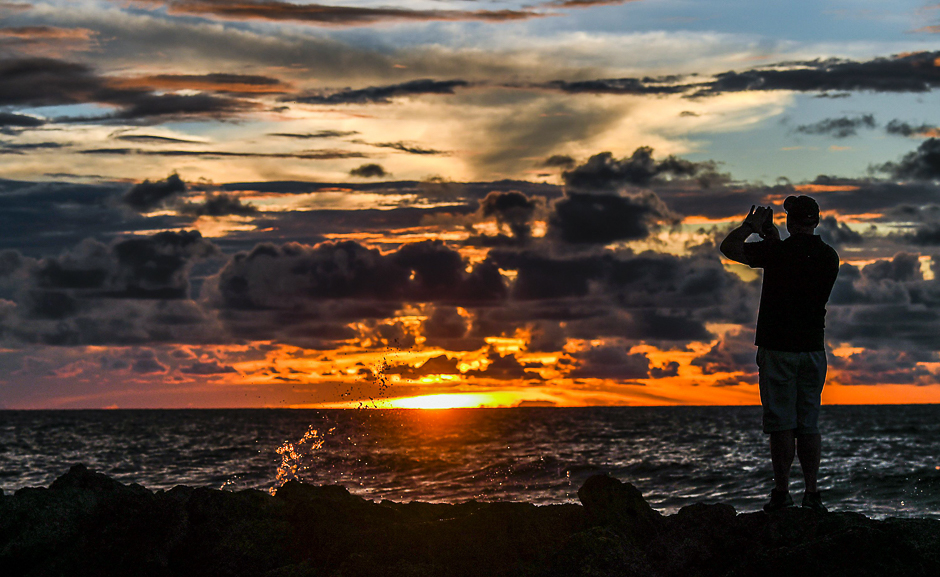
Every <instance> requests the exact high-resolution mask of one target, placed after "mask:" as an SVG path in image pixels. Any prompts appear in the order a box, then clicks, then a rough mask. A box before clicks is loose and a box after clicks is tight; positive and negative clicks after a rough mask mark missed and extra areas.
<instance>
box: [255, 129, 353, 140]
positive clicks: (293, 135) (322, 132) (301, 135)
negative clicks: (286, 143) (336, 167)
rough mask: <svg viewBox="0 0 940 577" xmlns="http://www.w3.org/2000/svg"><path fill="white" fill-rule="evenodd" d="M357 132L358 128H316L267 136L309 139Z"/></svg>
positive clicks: (340, 136) (338, 136) (337, 136)
mask: <svg viewBox="0 0 940 577" xmlns="http://www.w3.org/2000/svg"><path fill="white" fill-rule="evenodd" d="M354 134H359V131H358V130H318V131H317V132H303V133H299V132H272V133H270V134H268V136H280V137H281V138H294V139H297V140H311V139H316V138H342V137H344V136H352V135H354Z"/></svg>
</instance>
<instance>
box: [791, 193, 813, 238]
mask: <svg viewBox="0 0 940 577" xmlns="http://www.w3.org/2000/svg"><path fill="white" fill-rule="evenodd" d="M783 209H784V210H785V211H787V231H788V232H789V233H790V234H794V233H799V232H801V233H805V234H813V230H815V229H816V226H817V225H818V224H819V205H818V204H816V201H815V200H813V199H812V198H810V197H808V196H804V195H800V196H788V197H787V199H786V200H785V201H783Z"/></svg>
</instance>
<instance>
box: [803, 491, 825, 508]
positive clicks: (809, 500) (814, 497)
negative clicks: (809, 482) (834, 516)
mask: <svg viewBox="0 0 940 577" xmlns="http://www.w3.org/2000/svg"><path fill="white" fill-rule="evenodd" d="M803 508H804V509H811V510H813V511H816V512H817V513H828V512H829V509H826V506H825V505H823V502H822V496H821V495H820V494H819V491H816V492H815V493H810V492H809V491H807V492H805V493H803Z"/></svg>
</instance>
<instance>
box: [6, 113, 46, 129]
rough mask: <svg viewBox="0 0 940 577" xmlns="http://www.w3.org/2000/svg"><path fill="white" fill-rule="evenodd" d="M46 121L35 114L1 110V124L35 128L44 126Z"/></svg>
mask: <svg viewBox="0 0 940 577" xmlns="http://www.w3.org/2000/svg"><path fill="white" fill-rule="evenodd" d="M45 123H46V121H45V120H43V119H41V118H36V117H35V116H27V115H25V114H15V113H12V112H0V126H17V127H22V128H35V127H36V126H42V125H43V124H45Z"/></svg>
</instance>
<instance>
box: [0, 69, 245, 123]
mask: <svg viewBox="0 0 940 577" xmlns="http://www.w3.org/2000/svg"><path fill="white" fill-rule="evenodd" d="M82 103H99V104H105V105H109V106H114V107H117V108H118V111H117V112H116V113H114V114H112V115H105V116H100V117H95V118H62V119H57V120H59V121H97V122H100V121H107V120H109V119H118V120H127V121H132V120H138V119H141V120H142V119H149V118H154V117H187V116H210V117H220V116H226V115H231V114H236V113H241V112H245V111H247V110H250V109H252V108H254V107H255V104H254V103H252V102H249V101H243V100H239V99H236V98H231V97H227V96H215V95H211V94H173V93H157V92H152V91H149V90H146V89H141V88H136V87H126V86H122V85H121V82H120V79H114V78H111V77H105V76H100V75H98V74H97V73H96V72H95V71H94V70H93V69H91V68H90V67H88V66H86V65H84V64H79V63H75V62H66V61H63V60H56V59H52V58H19V59H6V60H4V61H3V62H0V105H10V106H55V105H62V104H82Z"/></svg>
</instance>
